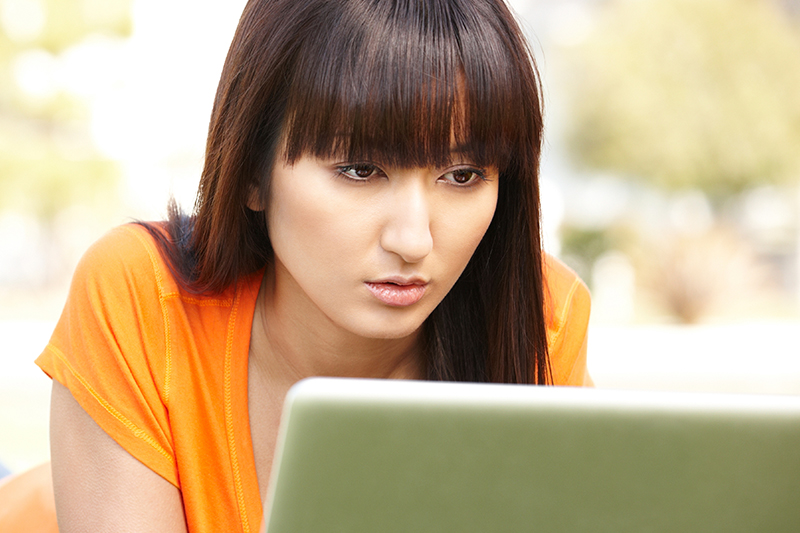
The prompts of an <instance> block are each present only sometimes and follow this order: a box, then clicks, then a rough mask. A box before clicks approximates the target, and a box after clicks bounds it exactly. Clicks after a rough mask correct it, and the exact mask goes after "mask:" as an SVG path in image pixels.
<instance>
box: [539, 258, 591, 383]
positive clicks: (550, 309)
mask: <svg viewBox="0 0 800 533" xmlns="http://www.w3.org/2000/svg"><path fill="white" fill-rule="evenodd" d="M544 293H545V315H546V318H545V320H546V325H547V348H548V352H549V355H550V363H551V370H552V372H553V383H554V384H556V385H587V384H591V378H589V376H588V373H587V371H586V347H587V335H588V330H589V314H590V309H591V296H590V295H589V289H588V288H587V287H586V284H585V283H584V282H583V281H582V280H581V279H580V277H578V275H577V274H576V273H575V272H574V271H573V270H572V269H570V268H569V267H568V266H566V265H565V264H564V263H562V262H561V261H559V260H558V259H556V258H555V257H553V256H550V255H547V256H546V257H545V261H544Z"/></svg>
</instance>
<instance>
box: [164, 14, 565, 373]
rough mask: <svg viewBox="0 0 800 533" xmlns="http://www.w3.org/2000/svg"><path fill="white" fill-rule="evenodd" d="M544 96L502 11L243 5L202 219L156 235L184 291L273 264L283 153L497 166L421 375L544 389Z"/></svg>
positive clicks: (218, 286) (427, 329) (210, 152)
mask: <svg viewBox="0 0 800 533" xmlns="http://www.w3.org/2000/svg"><path fill="white" fill-rule="evenodd" d="M540 94H541V86H540V82H539V77H538V75H537V72H536V67H535V63H534V61H533V57H532V55H531V53H530V49H529V48H528V46H527V43H526V42H525V39H524V37H523V35H522V32H521V30H520V28H519V26H518V25H517V23H516V22H515V20H514V17H513V16H512V14H511V13H510V11H509V9H508V7H507V6H506V5H505V3H504V2H503V0H250V1H249V2H248V4H247V6H246V7H245V10H244V13H243V14H242V18H241V20H240V22H239V27H238V29H237V31H236V34H235V36H234V39H233V43H232V44H231V47H230V50H229V52H228V57H227V60H226V62H225V66H224V69H223V72H222V76H221V79H220V83H219V87H218V90H217V94H216V99H215V101H214V108H213V112H212V116H211V123H210V126H209V135H208V143H207V147H206V158H205V167H204V169H203V173H202V177H201V181H200V187H199V191H198V196H197V201H196V204H195V209H194V213H193V214H192V215H191V216H185V215H182V214H181V213H180V211H179V210H178V209H177V208H176V207H175V206H174V204H173V205H172V206H171V209H170V219H169V221H168V222H167V224H166V230H167V231H166V233H167V236H165V235H164V233H163V232H162V231H160V230H159V229H158V228H156V227H154V226H150V229H151V233H153V234H154V236H155V237H156V238H157V240H158V241H159V244H160V246H161V249H162V253H163V254H164V255H165V257H166V258H167V259H168V263H169V264H170V265H171V268H173V269H174V272H175V274H176V277H177V278H178V280H179V281H180V282H181V283H182V285H183V286H184V287H185V288H186V289H187V290H190V291H193V292H198V293H203V292H218V291H221V290H223V289H225V288H227V287H228V286H230V285H231V284H232V283H235V281H236V280H237V279H239V278H240V277H242V276H244V275H246V274H248V273H251V272H254V271H256V270H257V269H259V268H262V267H263V266H264V265H265V264H268V263H269V261H270V260H271V258H272V249H271V246H270V242H269V238H268V232H267V227H266V217H265V216H264V214H263V213H261V212H254V211H251V210H250V209H249V208H248V207H247V205H248V198H250V196H251V195H252V194H253V191H256V193H257V194H259V195H260V197H261V199H262V201H263V202H264V204H263V205H266V199H267V198H268V196H269V186H270V171H271V169H272V168H273V165H274V163H275V160H276V157H285V158H286V160H287V162H288V163H292V162H294V161H296V160H297V159H298V158H299V157H301V156H303V155H304V154H310V155H314V156H318V157H327V156H331V155H334V154H336V155H338V156H341V155H344V156H346V157H347V158H349V159H350V160H375V161H380V162H382V163H383V164H387V165H393V166H400V167H406V168H408V167H412V166H434V165H436V166H441V165H443V164H445V163H446V162H447V161H448V159H449V157H450V154H451V149H452V145H453V141H454V140H455V142H456V143H457V144H458V146H459V147H463V149H464V152H465V153H466V154H467V155H468V156H469V157H471V158H472V159H473V160H474V161H475V163H476V164H479V165H494V166H496V167H497V168H498V169H499V193H498V200H497V207H496V211H495V215H494V218H493V220H492V222H491V224H490V226H489V229H488V230H487V232H486V235H485V236H484V238H483V240H482V241H481V243H480V244H479V245H478V248H477V249H476V251H475V253H474V255H473V257H472V258H471V260H470V262H469V264H468V265H467V267H466V269H465V270H464V272H463V273H462V275H461V277H460V278H459V280H458V281H457V282H456V284H455V285H454V287H453V289H452V290H451V291H450V293H449V294H448V295H447V296H446V297H445V298H444V300H443V301H442V302H441V303H440V305H439V306H438V307H437V308H436V309H435V310H434V311H433V313H432V314H431V316H430V317H429V318H428V320H427V321H426V323H425V325H424V335H423V338H424V348H425V354H426V357H427V368H428V377H429V378H430V379H436V380H452V381H492V382H504V383H540V384H544V383H549V382H550V379H551V378H550V371H549V360H548V353H547V340H546V329H545V317H544V296H543V273H542V250H541V238H540V215H539V189H538V175H539V157H540V152H541V143H542V108H541V97H540Z"/></svg>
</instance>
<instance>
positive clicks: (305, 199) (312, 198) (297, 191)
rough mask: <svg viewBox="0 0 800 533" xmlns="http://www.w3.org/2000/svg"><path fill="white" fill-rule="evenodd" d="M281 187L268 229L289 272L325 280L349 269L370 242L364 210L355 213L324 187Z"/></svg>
mask: <svg viewBox="0 0 800 533" xmlns="http://www.w3.org/2000/svg"><path fill="white" fill-rule="evenodd" d="M301 189H306V188H305V187H303V188H300V187H292V186H285V185H284V186H281V187H276V188H275V189H274V195H273V197H272V198H271V200H270V203H269V210H268V218H267V223H268V228H269V235H270V239H271V241H272V246H273V248H274V250H275V254H276V256H277V257H278V259H280V260H281V261H282V262H283V263H284V264H286V266H287V267H289V268H290V269H292V270H294V269H303V270H304V271H306V272H307V274H306V275H309V274H311V273H316V274H313V276H314V277H320V276H322V277H324V273H325V272H330V271H331V267H334V268H335V267H337V266H339V267H341V266H342V265H347V264H348V263H349V261H348V260H352V258H353V257H354V256H356V255H357V254H358V253H359V249H360V248H362V247H363V245H362V243H363V242H365V241H367V240H368V239H369V236H368V235H366V234H365V233H366V230H365V228H369V227H371V225H370V224H369V223H368V221H367V220H364V219H365V217H366V216H367V214H366V213H365V212H364V210H363V209H361V210H359V209H354V208H353V206H351V205H349V203H348V202H346V201H343V199H342V198H336V197H335V196H334V195H332V194H331V192H330V191H328V190H326V188H325V187H316V188H314V187H312V190H310V191H309V190H301Z"/></svg>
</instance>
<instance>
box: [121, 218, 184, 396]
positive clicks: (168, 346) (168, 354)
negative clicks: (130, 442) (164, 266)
mask: <svg viewBox="0 0 800 533" xmlns="http://www.w3.org/2000/svg"><path fill="white" fill-rule="evenodd" d="M126 229H128V231H130V232H131V233H133V235H134V237H136V239H137V240H138V241H139V242H140V243H141V244H142V246H143V247H144V249H145V251H146V252H147V256H148V257H149V258H150V265H151V266H152V268H153V274H154V275H155V277H156V288H157V289H158V303H159V306H160V307H161V318H162V320H163V321H164V398H163V401H164V405H166V406H169V393H170V387H171V385H172V333H171V328H170V321H169V310H168V309H167V298H166V297H167V295H166V294H165V291H164V284H163V277H162V275H161V269H160V268H158V263H157V261H156V258H155V257H154V256H153V251H152V250H151V248H150V246H148V244H149V243H148V242H147V241H146V240H145V239H144V238H143V237H142V236H141V234H140V233H138V232H136V231H133V229H132V228H126ZM170 294H173V293H170Z"/></svg>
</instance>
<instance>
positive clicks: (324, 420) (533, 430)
mask: <svg viewBox="0 0 800 533" xmlns="http://www.w3.org/2000/svg"><path fill="white" fill-rule="evenodd" d="M281 424H282V425H281V429H280V434H279V440H278V448H277V450H276V456H275V463H274V466H273V470H272V478H271V483H270V488H269V493H268V499H267V503H266V505H265V525H266V527H267V532H268V533H304V532H316V533H319V532H325V533H330V532H348V533H367V532H369V533H376V532H380V533H393V532H397V533H400V532H403V533H411V532H413V533H427V532H431V533H433V532H448V533H449V532H452V533H471V532H475V533H478V532H480V533H486V532H530V531H536V532H560V533H573V532H591V533H603V532H608V533H627V532H631V533H633V532H636V533H642V532H665V533H667V532H668V533H676V532H681V533H687V532H703V533H709V532H724V533H736V532H748V533H752V532H758V533H761V532H771V533H775V532H787V533H789V532H791V533H797V532H800V397H795V396H767V395H764V396H761V395H722V394H697V393H667V392H635V391H613V390H598V389H579V388H566V387H533V386H521V385H492V384H464V383H441V382H420V381H400V380H393V381H383V380H367V379H338V378H312V379H308V380H304V381H301V382H300V383H298V384H297V385H296V386H295V387H294V388H293V389H292V390H291V391H290V393H289V395H288V396H287V398H286V402H285V411H284V414H283V419H282V421H281Z"/></svg>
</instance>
